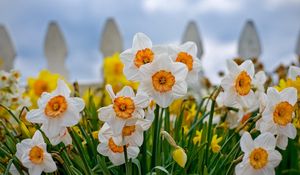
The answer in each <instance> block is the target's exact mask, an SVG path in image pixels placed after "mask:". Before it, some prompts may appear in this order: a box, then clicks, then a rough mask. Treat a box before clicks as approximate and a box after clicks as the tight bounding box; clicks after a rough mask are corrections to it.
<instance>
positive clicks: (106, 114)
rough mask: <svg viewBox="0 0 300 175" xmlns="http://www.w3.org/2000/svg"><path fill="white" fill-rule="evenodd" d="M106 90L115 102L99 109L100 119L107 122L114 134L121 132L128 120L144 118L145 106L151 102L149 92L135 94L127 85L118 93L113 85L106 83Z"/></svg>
mask: <svg viewBox="0 0 300 175" xmlns="http://www.w3.org/2000/svg"><path fill="white" fill-rule="evenodd" d="M106 90H107V92H108V94H109V96H110V98H111V99H112V103H113V104H111V105H109V106H106V107H102V108H100V109H99V110H98V112H99V119H100V120H101V121H105V122H107V123H108V124H109V125H110V126H111V128H112V130H113V132H114V134H117V135H119V134H121V132H122V129H123V127H124V125H125V123H126V122H130V121H131V120H132V121H136V119H138V118H140V119H142V118H144V116H145V112H144V108H146V107H147V106H148V105H149V103H150V100H149V97H148V95H147V94H145V93H142V92H141V93H137V95H135V94H134V92H133V90H132V88H131V87H129V86H125V87H124V88H123V89H122V90H121V91H120V92H118V93H117V94H115V93H114V92H113V89H112V86H111V85H106Z"/></svg>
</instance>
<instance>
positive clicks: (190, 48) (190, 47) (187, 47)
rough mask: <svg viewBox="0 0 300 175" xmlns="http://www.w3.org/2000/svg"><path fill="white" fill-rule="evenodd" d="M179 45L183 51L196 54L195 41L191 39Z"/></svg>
mask: <svg viewBox="0 0 300 175" xmlns="http://www.w3.org/2000/svg"><path fill="white" fill-rule="evenodd" d="M179 47H180V49H182V50H183V51H185V52H187V53H188V54H190V55H192V56H196V55H197V45H196V43H194V42H192V41H188V42H185V43H184V44H182V45H180V46H179Z"/></svg>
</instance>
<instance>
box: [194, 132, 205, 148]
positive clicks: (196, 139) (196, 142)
mask: <svg viewBox="0 0 300 175" xmlns="http://www.w3.org/2000/svg"><path fill="white" fill-rule="evenodd" d="M202 132H203V130H202V129H201V130H200V131H199V130H197V131H196V134H195V136H194V138H193V143H194V145H200V143H201V139H202Z"/></svg>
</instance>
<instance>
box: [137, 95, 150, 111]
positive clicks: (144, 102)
mask: <svg viewBox="0 0 300 175" xmlns="http://www.w3.org/2000/svg"><path fill="white" fill-rule="evenodd" d="M149 103H150V99H149V96H148V95H147V94H145V93H143V92H140V93H138V94H137V95H136V97H135V98H134V104H135V105H136V106H139V107H141V108H146V107H147V106H148V105H149Z"/></svg>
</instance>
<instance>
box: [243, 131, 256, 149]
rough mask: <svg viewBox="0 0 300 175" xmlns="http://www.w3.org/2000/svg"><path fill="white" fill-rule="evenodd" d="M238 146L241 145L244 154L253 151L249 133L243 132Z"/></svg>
mask: <svg viewBox="0 0 300 175" xmlns="http://www.w3.org/2000/svg"><path fill="white" fill-rule="evenodd" d="M240 144H241V150H242V151H243V152H244V153H249V152H251V151H252V150H253V149H254V142H253V139H252V137H251V135H250V134H249V132H244V134H243V136H242V138H241V141H240Z"/></svg>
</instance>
